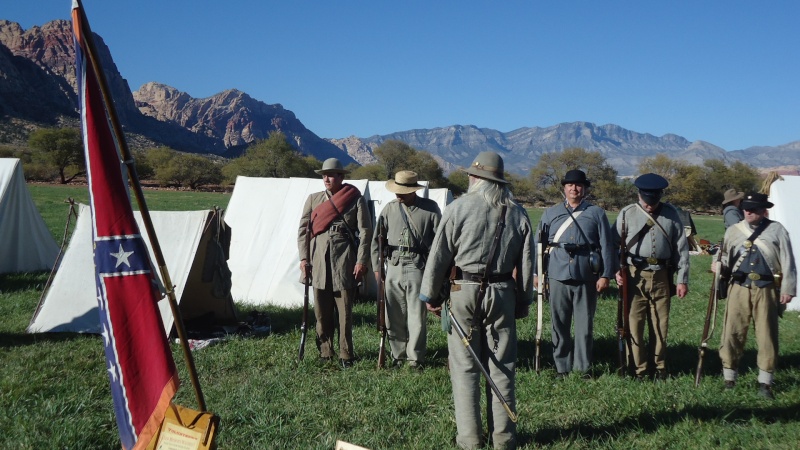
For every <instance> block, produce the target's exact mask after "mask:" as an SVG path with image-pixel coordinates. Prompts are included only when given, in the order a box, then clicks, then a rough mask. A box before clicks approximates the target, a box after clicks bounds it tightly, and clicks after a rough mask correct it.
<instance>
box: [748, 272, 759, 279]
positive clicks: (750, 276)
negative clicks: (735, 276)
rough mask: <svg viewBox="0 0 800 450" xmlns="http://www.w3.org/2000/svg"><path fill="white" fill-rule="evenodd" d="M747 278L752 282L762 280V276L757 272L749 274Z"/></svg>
mask: <svg viewBox="0 0 800 450" xmlns="http://www.w3.org/2000/svg"><path fill="white" fill-rule="evenodd" d="M747 278H750V279H751V280H753V281H756V280H760V279H761V275H759V274H757V273H755V272H750V273H748V274H747Z"/></svg>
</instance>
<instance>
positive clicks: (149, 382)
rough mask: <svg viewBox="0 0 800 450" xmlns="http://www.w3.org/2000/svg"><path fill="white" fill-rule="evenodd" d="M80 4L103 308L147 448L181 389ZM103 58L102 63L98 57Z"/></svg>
mask: <svg viewBox="0 0 800 450" xmlns="http://www.w3.org/2000/svg"><path fill="white" fill-rule="evenodd" d="M79 8H80V5H79V3H78V1H77V0H72V28H73V33H74V38H75V65H76V72H77V79H78V93H79V94H78V95H79V98H80V107H81V108H80V110H81V125H82V131H83V143H84V150H85V153H86V168H87V173H88V179H89V198H90V201H89V202H90V206H91V210H92V219H93V220H92V222H93V227H92V232H93V240H94V261H95V268H96V282H97V301H98V303H99V306H100V322H101V325H102V329H103V344H104V347H105V354H106V368H107V370H108V376H109V381H110V383H111V395H112V397H113V400H114V412H115V415H116V419H117V426H118V428H119V436H120V441H121V443H122V447H123V448H125V449H137V448H145V447H146V446H147V445H148V444H149V442H150V440H151V439H152V437H153V436H154V435H155V433H156V432H157V431H158V427H159V426H160V425H161V423H162V421H163V420H164V414H165V412H166V409H167V408H168V407H169V403H170V401H171V400H172V398H173V397H174V396H175V392H176V391H177V389H178V384H179V381H178V374H177V370H176V368H175V362H174V360H173V359H172V352H171V351H170V348H169V342H168V341H167V336H166V335H165V333H164V328H163V325H162V321H161V315H160V313H159V309H158V304H157V303H158V300H159V298H160V297H161V295H160V293H159V292H158V288H157V284H156V283H157V282H156V278H155V273H154V271H153V265H152V263H151V261H150V257H149V254H148V252H147V248H146V246H145V243H144V240H143V238H142V235H141V234H140V232H139V227H138V225H137V223H136V220H135V219H134V215H133V209H132V207H131V202H130V198H129V196H128V191H127V187H126V184H125V181H124V179H123V175H122V169H121V162H120V156H119V149H118V147H117V146H118V142H117V141H116V139H115V138H114V135H113V133H112V129H111V124H110V122H109V120H108V116H107V112H106V107H107V106H108V107H113V105H106V104H105V102H104V101H103V97H102V93H101V90H100V85H99V81H98V74H97V73H95V71H94V69H93V68H92V65H91V64H90V54H89V46H88V44H87V42H86V40H85V39H86V36H85V35H84V33H85V32H89V31H88V27H86V28H84V25H82V15H81V12H80V9H79ZM95 57H96V56H95Z"/></svg>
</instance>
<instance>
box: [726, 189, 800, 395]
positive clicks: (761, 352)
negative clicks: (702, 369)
mask: <svg viewBox="0 0 800 450" xmlns="http://www.w3.org/2000/svg"><path fill="white" fill-rule="evenodd" d="M772 206H773V204H772V202H769V201H767V195H766V194H758V193H751V194H748V195H747V196H745V198H744V200H743V201H742V209H743V210H744V220H742V221H741V222H739V223H737V224H736V225H733V226H731V227H729V228H728V229H727V231H726V232H725V240H724V245H723V248H722V255H721V259H720V264H721V266H722V267H716V265H715V264H712V270H714V271H717V270H720V271H721V272H720V273H721V275H722V277H723V278H728V277H730V287H729V289H728V293H727V294H728V296H727V298H728V306H727V310H726V311H725V322H724V326H723V329H722V341H721V343H720V350H719V356H720V359H722V375H723V378H724V381H725V388H726V389H733V388H734V387H735V386H736V379H737V376H738V367H739V361H740V359H741V357H742V353H743V352H744V346H745V343H746V341H747V330H748V328H749V326H750V321H751V320H752V321H753V324H754V329H755V333H756V343H757V344H758V358H757V364H758V393H759V395H761V396H762V397H765V398H768V399H772V398H774V396H773V393H772V383H773V379H774V375H773V374H774V372H775V368H776V367H777V359H778V316H779V314H780V311H781V309H782V308H785V306H786V304H787V303H789V302H790V301H792V297H794V296H795V295H796V288H797V272H796V269H795V262H794V256H793V253H792V244H791V242H790V240H789V233H788V232H787V231H786V228H784V227H783V225H781V224H780V223H778V222H774V221H772V220H769V219H768V218H767V209H768V208H771V207H772Z"/></svg>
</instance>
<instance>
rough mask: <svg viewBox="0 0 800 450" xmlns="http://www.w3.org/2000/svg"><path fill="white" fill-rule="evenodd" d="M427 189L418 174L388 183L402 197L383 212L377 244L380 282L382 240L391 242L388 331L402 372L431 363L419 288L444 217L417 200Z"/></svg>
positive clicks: (388, 245) (388, 244)
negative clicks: (427, 362) (427, 358)
mask: <svg viewBox="0 0 800 450" xmlns="http://www.w3.org/2000/svg"><path fill="white" fill-rule="evenodd" d="M424 188H425V186H423V185H421V184H419V182H418V180H417V173H416V172H412V171H410V170H401V171H399V172H397V173H396V174H395V176H394V179H393V180H389V181H387V182H386V189H388V190H389V191H390V192H394V194H395V196H397V198H396V199H395V200H392V201H391V202H389V203H388V204H387V205H386V206H385V207H384V208H383V210H382V211H381V215H380V217H378V222H377V225H376V230H375V233H373V234H374V236H373V242H372V267H373V270H374V271H375V277H376V279H377V277H379V276H380V272H379V270H378V265H379V264H380V255H379V254H378V249H379V245H378V244H379V243H378V240H379V239H380V238H381V236H382V237H383V238H384V239H386V241H385V242H384V248H385V249H386V251H387V253H386V256H387V257H386V261H387V266H388V267H387V268H386V282H385V285H386V328H387V329H386V331H387V335H388V337H389V346H390V347H391V350H392V359H393V365H394V367H400V366H401V365H402V364H403V363H404V362H405V361H408V365H409V366H410V367H411V368H414V369H418V370H421V369H422V366H423V364H424V362H425V352H426V349H427V342H428V341H427V325H426V324H427V316H428V310H427V309H426V308H425V304H424V303H422V302H421V301H419V286H420V283H422V272H423V271H424V270H425V262H426V261H427V259H428V253H429V251H430V248H431V244H432V243H433V236H434V235H435V234H436V228H438V227H439V219H440V217H441V215H442V213H441V212H440V211H439V205H437V204H436V202H435V201H433V200H431V199H427V198H422V197H419V196H418V195H417V191H418V190H420V189H424ZM379 284H380V283H379Z"/></svg>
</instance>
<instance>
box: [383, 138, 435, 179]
mask: <svg viewBox="0 0 800 450" xmlns="http://www.w3.org/2000/svg"><path fill="white" fill-rule="evenodd" d="M373 154H374V155H375V157H376V158H377V159H378V164H381V165H382V166H383V167H384V168H385V170H386V177H387V178H391V177H393V176H394V174H395V173H397V172H398V171H400V170H412V171H414V172H416V173H417V175H418V176H419V179H420V180H427V181H428V183H429V184H428V186H429V187H432V188H440V187H446V186H447V185H448V182H447V180H446V179H445V178H444V172H443V171H442V168H441V167H440V166H439V163H438V162H436V159H434V158H433V155H431V154H430V153H428V152H426V151H421V150H417V149H415V148H414V147H411V146H410V145H408V144H406V143H405V142H401V141H396V140H391V139H390V140H388V141H385V142H384V143H382V144H381V145H379V146H378V147H377V148H376V149H375V150H374V151H373Z"/></svg>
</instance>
